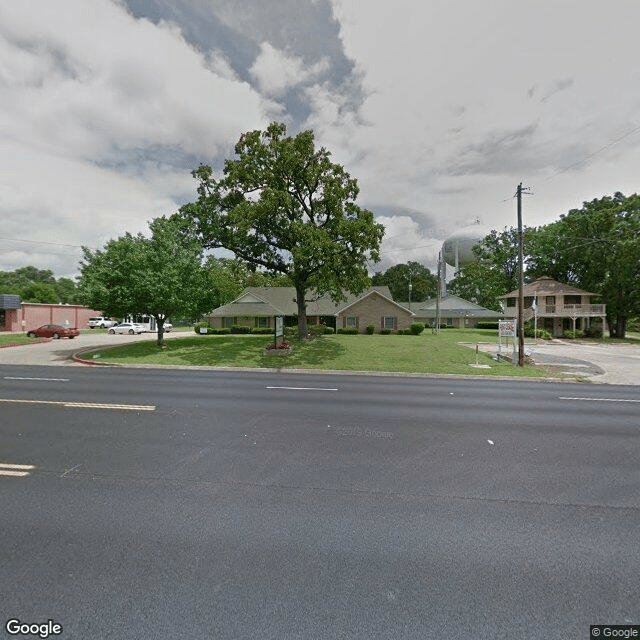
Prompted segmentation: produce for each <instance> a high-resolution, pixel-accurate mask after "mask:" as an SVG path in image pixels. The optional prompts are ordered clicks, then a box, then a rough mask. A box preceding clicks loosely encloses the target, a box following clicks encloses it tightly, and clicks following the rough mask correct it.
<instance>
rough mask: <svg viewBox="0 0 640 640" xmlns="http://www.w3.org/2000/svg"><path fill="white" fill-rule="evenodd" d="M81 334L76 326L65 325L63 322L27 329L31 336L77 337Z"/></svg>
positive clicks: (28, 334) (55, 338)
mask: <svg viewBox="0 0 640 640" xmlns="http://www.w3.org/2000/svg"><path fill="white" fill-rule="evenodd" d="M79 335H80V331H78V329H76V327H64V326H62V325H61V324H43V325H42V326H41V327H38V328H37V329H31V330H30V331H27V336H29V338H53V339H54V340H57V339H58V338H75V337H76V336H79Z"/></svg>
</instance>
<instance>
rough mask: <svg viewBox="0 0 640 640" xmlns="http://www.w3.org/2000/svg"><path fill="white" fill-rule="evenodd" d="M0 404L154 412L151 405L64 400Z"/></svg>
mask: <svg viewBox="0 0 640 640" xmlns="http://www.w3.org/2000/svg"><path fill="white" fill-rule="evenodd" d="M0 402H4V403H7V404H9V403H14V404H53V405H57V406H60V407H65V408H68V409H116V410H120V411H155V410H156V408H155V405H152V404H101V403H97V402H69V401H67V402H65V401H64V400H17V399H15V398H0Z"/></svg>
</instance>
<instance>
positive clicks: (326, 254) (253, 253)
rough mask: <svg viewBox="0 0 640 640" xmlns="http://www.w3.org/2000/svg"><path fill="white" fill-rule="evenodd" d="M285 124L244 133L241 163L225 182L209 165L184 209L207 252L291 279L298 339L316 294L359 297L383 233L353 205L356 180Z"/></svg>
mask: <svg viewBox="0 0 640 640" xmlns="http://www.w3.org/2000/svg"><path fill="white" fill-rule="evenodd" d="M285 134H286V126H285V125H284V124H281V123H272V124H271V125H269V127H268V128H267V129H266V131H250V132H248V133H245V134H243V135H242V136H241V137H240V139H239V141H238V143H237V144H236V147H235V152H236V155H237V159H232V160H227V161H226V162H225V166H224V173H223V176H222V177H221V178H220V179H217V178H215V177H214V174H213V170H212V168H211V167H210V166H206V165H201V166H200V167H199V168H198V169H196V170H195V171H193V176H194V177H195V178H196V179H197V181H198V187H197V193H198V200H197V201H196V202H193V203H189V204H186V205H184V206H183V207H181V209H180V216H181V217H182V218H183V219H185V220H187V221H189V222H190V223H191V224H193V226H194V228H195V230H196V234H197V237H198V239H199V240H200V241H201V243H202V245H203V246H204V247H205V248H216V247H224V248H225V249H228V250H230V251H232V252H233V253H234V254H235V255H236V256H237V257H239V258H242V259H243V260H245V261H246V262H247V263H249V264H250V265H253V266H255V267H261V268H263V269H264V270H266V271H268V272H270V273H273V274H281V275H283V276H286V277H287V278H288V279H289V280H290V282H291V283H292V285H293V286H294V287H295V289H296V302H297V307H298V325H299V332H300V336H301V337H304V336H305V335H306V301H307V296H308V295H309V294H310V292H311V291H313V292H314V294H316V295H320V294H324V293H329V294H330V295H331V296H332V297H333V298H334V299H335V300H340V299H342V298H344V297H345V296H344V292H345V291H350V292H352V293H360V292H362V291H363V290H364V289H366V288H367V286H368V285H369V276H368V271H367V260H373V261H374V262H377V261H378V260H379V248H380V242H381V240H382V236H383V234H384V227H383V226H382V225H380V224H376V223H375V222H374V218H373V213H372V212H371V211H368V210H367V209H363V208H361V207H359V206H358V205H357V204H356V198H357V196H358V191H359V190H358V184H357V181H356V180H355V179H353V178H351V177H350V176H349V174H348V173H347V172H346V171H345V169H344V168H343V167H342V166H341V165H339V164H335V163H332V162H331V160H330V153H329V152H328V151H327V150H326V149H324V148H320V149H316V148H315V141H314V135H313V132H312V131H303V132H301V133H299V134H298V135H296V136H294V137H287V136H286V135H285Z"/></svg>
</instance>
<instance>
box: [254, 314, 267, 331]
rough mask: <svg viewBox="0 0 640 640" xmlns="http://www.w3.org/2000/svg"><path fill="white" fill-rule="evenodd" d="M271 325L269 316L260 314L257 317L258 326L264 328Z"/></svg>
mask: <svg viewBox="0 0 640 640" xmlns="http://www.w3.org/2000/svg"><path fill="white" fill-rule="evenodd" d="M268 326H269V318H268V317H267V316H258V317H257V318H256V327H258V328H259V329H263V328H265V327H268Z"/></svg>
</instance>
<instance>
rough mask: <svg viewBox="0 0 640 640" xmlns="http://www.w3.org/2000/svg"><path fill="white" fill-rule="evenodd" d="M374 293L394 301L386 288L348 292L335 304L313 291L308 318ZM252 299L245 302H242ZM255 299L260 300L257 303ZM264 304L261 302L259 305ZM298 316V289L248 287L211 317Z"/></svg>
mask: <svg viewBox="0 0 640 640" xmlns="http://www.w3.org/2000/svg"><path fill="white" fill-rule="evenodd" d="M371 290H375V291H378V292H379V293H381V294H382V295H383V296H386V297H387V298H389V299H393V298H391V292H390V291H389V287H387V286H376V287H371V289H368V290H367V291H365V292H364V293H362V294H360V295H358V296H356V295H353V294H351V293H347V292H345V295H346V297H347V299H346V300H343V301H341V302H339V303H338V304H336V303H335V302H333V300H331V297H330V296H329V295H328V294H325V295H323V296H321V297H320V298H318V299H316V297H315V296H314V295H313V292H308V293H307V315H309V316H332V315H335V314H336V313H337V312H338V311H340V309H342V308H344V307H346V306H348V305H350V304H352V303H354V302H355V301H356V300H359V299H360V298H362V297H363V296H364V295H366V294H367V293H368V292H369V291H371ZM243 298H245V299H247V300H251V301H248V302H242V299H243ZM256 299H257V300H258V301H256ZM260 301H262V302H260ZM297 314H298V306H297V304H296V290H295V287H247V288H246V289H245V290H244V291H243V292H242V294H241V295H240V296H238V298H236V299H235V300H234V301H233V302H230V303H229V304H226V305H223V306H222V307H218V308H217V309H214V310H213V311H212V312H211V313H210V314H209V315H210V316H212V317H220V316H279V315H284V316H295V315H297Z"/></svg>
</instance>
